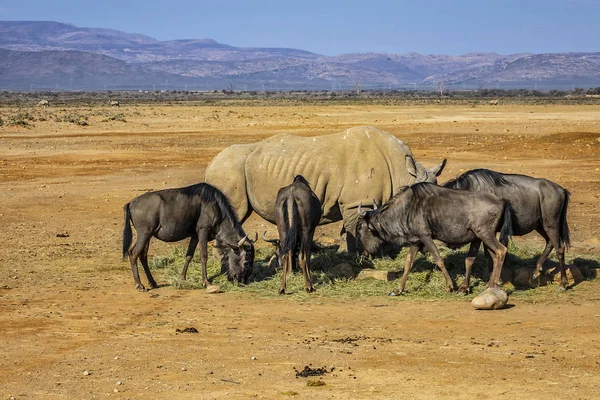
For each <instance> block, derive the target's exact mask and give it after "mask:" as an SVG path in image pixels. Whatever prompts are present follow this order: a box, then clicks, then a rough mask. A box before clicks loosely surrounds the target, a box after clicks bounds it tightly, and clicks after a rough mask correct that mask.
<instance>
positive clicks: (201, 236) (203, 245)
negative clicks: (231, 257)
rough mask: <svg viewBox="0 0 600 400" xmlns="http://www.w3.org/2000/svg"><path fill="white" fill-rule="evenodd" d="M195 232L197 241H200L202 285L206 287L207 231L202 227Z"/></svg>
mask: <svg viewBox="0 0 600 400" xmlns="http://www.w3.org/2000/svg"><path fill="white" fill-rule="evenodd" d="M197 234H198V243H200V262H201V263H202V285H203V286H204V287H207V286H208V274H207V272H206V263H207V262H208V232H207V231H206V230H204V229H200V230H199V231H198V232H197ZM192 240H193V239H192ZM190 244H191V242H190ZM186 259H187V257H186Z"/></svg>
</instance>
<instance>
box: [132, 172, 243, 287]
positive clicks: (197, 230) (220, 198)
mask: <svg viewBox="0 0 600 400" xmlns="http://www.w3.org/2000/svg"><path fill="white" fill-rule="evenodd" d="M123 210H124V212H125V226H124V228H123V258H125V257H126V256H127V255H129V261H130V263H131V270H132V272H133V279H134V280H135V287H136V289H139V290H142V291H144V290H145V288H144V285H142V283H141V282H140V276H139V273H138V267H137V259H138V258H139V259H140V260H141V262H142V266H143V267H144V272H145V273H146V276H147V277H148V283H149V284H150V287H151V288H155V287H156V281H155V280H154V278H153V277H152V274H151V273H150V269H149V268H148V247H149V245H150V239H151V238H152V237H155V238H157V239H160V240H162V241H164V242H176V241H179V240H183V239H185V238H188V237H189V238H191V239H190V243H189V246H188V250H187V253H186V257H185V263H184V265H183V270H182V271H181V278H182V279H185V278H186V274H187V269H188V265H189V264H190V261H191V260H192V257H193V256H194V252H195V250H196V246H197V245H198V243H200V259H201V262H202V283H203V284H204V285H205V286H206V285H207V284H208V276H207V273H206V261H207V259H208V251H207V243H208V242H209V241H210V240H213V239H216V248H217V249H218V251H219V253H220V255H221V266H222V268H223V270H225V271H227V276H228V279H229V280H237V281H238V282H242V283H246V282H247V280H248V277H249V276H250V273H251V272H252V267H253V261H254V243H253V241H252V240H250V239H248V236H247V235H246V234H245V233H244V230H243V229H242V225H241V223H240V222H239V220H238V218H237V215H236V214H235V211H234V210H233V208H232V207H231V204H230V203H229V201H228V200H227V198H226V197H225V195H224V194H223V193H221V191H219V190H218V189H216V188H215V187H213V186H211V185H209V184H207V183H199V184H196V185H192V186H187V187H183V188H177V189H165V190H159V191H155V192H148V193H144V194H142V195H141V196H138V197H136V198H135V199H133V200H131V201H130V202H129V203H127V204H125V206H124V207H123ZM130 221H131V222H132V223H133V226H134V227H135V229H136V231H137V240H136V242H135V245H134V246H133V247H132V248H131V249H130V246H131V241H132V231H131V225H130Z"/></svg>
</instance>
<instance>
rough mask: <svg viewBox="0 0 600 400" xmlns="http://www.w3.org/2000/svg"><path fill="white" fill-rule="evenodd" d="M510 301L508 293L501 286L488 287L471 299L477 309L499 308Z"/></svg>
mask: <svg viewBox="0 0 600 400" xmlns="http://www.w3.org/2000/svg"><path fill="white" fill-rule="evenodd" d="M507 302H508V294H506V292H505V291H504V290H502V289H500V288H499V287H493V288H487V289H486V290H484V291H483V292H482V293H481V294H480V295H479V296H477V297H475V298H474V299H473V301H471V305H473V307H475V308H476V309H477V310H498V309H500V308H503V307H504V306H505V305H506V303H507Z"/></svg>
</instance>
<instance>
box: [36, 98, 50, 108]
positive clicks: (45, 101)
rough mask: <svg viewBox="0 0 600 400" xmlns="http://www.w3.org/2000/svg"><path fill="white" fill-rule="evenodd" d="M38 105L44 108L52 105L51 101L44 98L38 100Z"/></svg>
mask: <svg viewBox="0 0 600 400" xmlns="http://www.w3.org/2000/svg"><path fill="white" fill-rule="evenodd" d="M37 106H38V107H42V108H46V107H50V102H49V101H48V100H46V99H43V100H40V101H38V103H37Z"/></svg>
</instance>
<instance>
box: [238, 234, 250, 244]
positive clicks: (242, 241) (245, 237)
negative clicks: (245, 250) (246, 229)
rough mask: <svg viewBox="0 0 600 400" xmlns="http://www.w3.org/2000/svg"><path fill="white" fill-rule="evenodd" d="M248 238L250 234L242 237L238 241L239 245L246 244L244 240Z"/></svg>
mask: <svg viewBox="0 0 600 400" xmlns="http://www.w3.org/2000/svg"><path fill="white" fill-rule="evenodd" d="M246 240H248V235H246V236H244V237H243V238H241V239H240V241H239V242H238V247H242V246H243V245H244V242H245V241H246Z"/></svg>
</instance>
